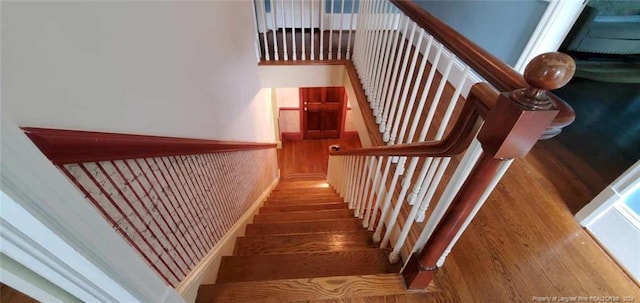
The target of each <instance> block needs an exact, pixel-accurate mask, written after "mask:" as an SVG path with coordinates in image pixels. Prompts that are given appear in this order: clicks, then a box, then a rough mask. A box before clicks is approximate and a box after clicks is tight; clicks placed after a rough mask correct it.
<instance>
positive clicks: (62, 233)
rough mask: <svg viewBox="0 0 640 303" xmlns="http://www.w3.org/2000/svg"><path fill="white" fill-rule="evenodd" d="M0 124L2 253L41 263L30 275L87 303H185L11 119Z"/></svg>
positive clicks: (22, 262) (15, 258) (19, 260)
mask: <svg viewBox="0 0 640 303" xmlns="http://www.w3.org/2000/svg"><path fill="white" fill-rule="evenodd" d="M1 123H2V128H1V130H2V134H1V136H0V148H1V150H0V153H1V154H2V159H0V170H1V172H2V173H1V174H0V186H1V187H0V189H1V190H2V192H4V193H5V194H6V195H7V198H3V200H2V213H1V214H0V216H1V218H2V240H3V245H2V250H3V251H2V252H3V253H4V254H6V255H7V256H9V257H10V258H12V259H14V260H15V261H16V262H18V263H20V264H22V265H23V266H27V264H31V263H30V261H28V260H33V261H34V262H36V261H37V262H36V263H35V264H36V265H33V266H36V267H37V268H36V267H32V268H30V269H31V270H33V271H35V272H36V273H38V274H40V275H43V277H44V278H46V279H50V278H53V277H54V276H55V275H59V276H61V277H63V278H64V279H62V280H50V282H52V283H54V284H56V285H57V286H58V287H60V288H62V289H63V290H65V291H67V292H69V293H70V294H72V295H73V296H75V297H78V298H79V299H81V300H83V301H88V302H184V300H183V299H182V298H181V297H180V295H178V293H177V292H176V291H175V290H174V289H173V288H171V287H170V286H168V285H167V284H166V283H165V282H164V281H163V280H162V279H160V277H158V275H157V274H156V273H155V272H153V271H152V270H151V268H149V266H147V265H146V263H145V262H144V261H143V260H142V258H141V257H140V256H139V255H138V254H136V252H135V251H134V250H133V249H132V248H131V247H130V246H129V245H128V244H127V243H126V242H125V241H124V240H123V239H122V237H121V236H120V235H118V234H117V233H116V231H115V230H114V229H113V228H112V227H111V226H110V225H109V224H108V223H107V222H106V221H105V220H104V219H103V218H102V216H101V215H100V214H99V213H98V212H97V211H96V210H95V209H94V208H93V206H92V205H90V204H89V203H87V202H86V200H85V199H84V197H83V196H82V194H80V193H79V192H78V191H77V190H76V189H75V188H74V187H73V185H72V184H71V182H69V181H68V180H67V179H66V178H65V177H64V176H63V175H62V173H60V172H59V171H58V170H57V169H56V167H55V166H54V165H53V164H52V163H51V162H50V161H49V160H48V159H47V158H46V157H45V156H44V155H43V154H42V153H41V152H40V150H38V148H37V147H36V146H35V145H34V144H33V143H32V142H31V141H30V140H29V139H28V138H27V136H26V135H24V133H23V132H22V131H21V130H20V129H19V128H18V126H17V125H16V124H15V123H14V122H13V121H12V120H11V119H9V117H7V116H5V115H3V116H2V122H1ZM9 198H10V199H11V201H14V202H15V203H9V202H6V201H9ZM18 214H19V215H20V218H22V219H23V220H24V222H22V221H17V220H16V219H17V218H18ZM27 223H28V225H25V224H27ZM4 240H7V242H5V241H4ZM24 262H29V263H26V264H25V263H24ZM29 266H31V265H29ZM34 269H37V270H34ZM47 270H48V273H47V274H46V275H45V272H47ZM65 281H66V282H65ZM65 283H67V284H65Z"/></svg>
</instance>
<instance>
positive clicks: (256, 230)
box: [245, 219, 363, 236]
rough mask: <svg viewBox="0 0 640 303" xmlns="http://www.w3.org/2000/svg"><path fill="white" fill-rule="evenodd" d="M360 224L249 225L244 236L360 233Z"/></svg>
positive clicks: (332, 222)
mask: <svg viewBox="0 0 640 303" xmlns="http://www.w3.org/2000/svg"><path fill="white" fill-rule="evenodd" d="M361 230H363V229H362V223H361V221H360V220H358V219H344V220H327V221H315V222H292V223H278V224H274V223H261V224H249V225H247V229H246V232H245V235H247V236H258V235H286V234H305V233H322V232H341V231H347V232H348V231H361Z"/></svg>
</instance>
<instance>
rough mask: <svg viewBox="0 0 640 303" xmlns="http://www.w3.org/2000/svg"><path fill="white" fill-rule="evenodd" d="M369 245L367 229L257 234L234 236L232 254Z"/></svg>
mask: <svg viewBox="0 0 640 303" xmlns="http://www.w3.org/2000/svg"><path fill="white" fill-rule="evenodd" d="M372 245H373V242H372V241H371V233H370V232H367V231H357V232H333V233H312V234H298V235H271V236H264V235H260V236H249V237H240V238H238V239H237V240H236V247H235V251H234V255H236V256H246V255H258V254H286V253H302V252H323V251H324V252H327V251H346V250H361V249H369V248H371V247H372Z"/></svg>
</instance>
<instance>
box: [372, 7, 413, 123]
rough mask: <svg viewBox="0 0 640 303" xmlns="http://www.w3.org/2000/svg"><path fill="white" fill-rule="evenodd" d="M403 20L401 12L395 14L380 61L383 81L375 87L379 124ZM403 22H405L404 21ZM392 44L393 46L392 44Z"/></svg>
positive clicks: (377, 121) (377, 120)
mask: <svg viewBox="0 0 640 303" xmlns="http://www.w3.org/2000/svg"><path fill="white" fill-rule="evenodd" d="M403 21H405V19H404V16H402V15H401V14H396V18H395V20H394V23H393V24H395V25H396V26H394V31H393V33H392V34H389V37H388V39H389V40H390V41H387V50H386V51H385V58H384V59H383V62H382V67H383V71H384V73H383V74H384V81H383V82H382V83H383V84H382V85H380V84H378V85H377V87H378V89H377V92H376V95H378V96H379V97H378V98H379V101H378V116H376V123H377V124H380V123H381V122H382V114H383V113H382V112H383V110H384V108H385V103H386V102H385V101H386V96H387V90H388V88H389V79H390V78H391V69H392V68H393V64H391V63H392V62H393V60H394V58H395V55H396V51H397V48H398V41H399V40H400V26H401V22H403ZM404 23H405V24H407V23H406V22H404ZM392 45H393V46H392Z"/></svg>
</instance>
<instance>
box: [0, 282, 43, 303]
mask: <svg viewBox="0 0 640 303" xmlns="http://www.w3.org/2000/svg"><path fill="white" fill-rule="evenodd" d="M0 302H2V303H38V301H37V300H35V299H33V298H31V297H29V296H27V295H25V294H23V293H21V292H19V291H17V290H15V289H13V288H12V287H11V286H9V285H6V284H4V283H0Z"/></svg>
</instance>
